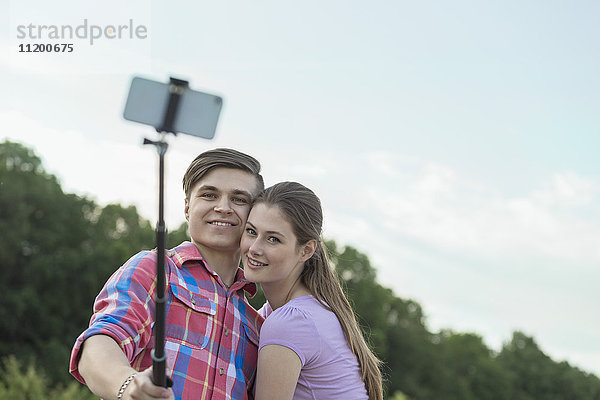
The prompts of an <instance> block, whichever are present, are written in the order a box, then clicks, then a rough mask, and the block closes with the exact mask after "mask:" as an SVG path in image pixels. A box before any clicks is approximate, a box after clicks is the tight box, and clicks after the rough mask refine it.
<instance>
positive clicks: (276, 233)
mask: <svg viewBox="0 0 600 400" xmlns="http://www.w3.org/2000/svg"><path fill="white" fill-rule="evenodd" d="M246 224H247V225H250V227H251V228H252V229H253V230H256V226H254V224H253V223H252V222H250V221H246ZM265 233H266V234H267V235H279V236H281V237H282V238H284V239H287V237H286V236H285V235H284V234H283V233H281V232H278V231H266V232H265Z"/></svg>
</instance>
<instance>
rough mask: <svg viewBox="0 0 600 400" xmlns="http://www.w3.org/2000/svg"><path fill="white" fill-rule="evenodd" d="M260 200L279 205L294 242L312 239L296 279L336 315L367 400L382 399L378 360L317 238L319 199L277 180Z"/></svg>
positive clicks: (300, 187)
mask: <svg viewBox="0 0 600 400" xmlns="http://www.w3.org/2000/svg"><path fill="white" fill-rule="evenodd" d="M260 203H262V204H265V205H267V206H276V207H279V209H280V211H281V213H282V214H283V215H284V216H285V217H286V218H287V220H288V222H289V223H290V224H291V225H292V229H293V230H294V234H295V235H296V238H297V245H303V244H305V243H307V242H308V241H310V240H316V242H317V248H316V251H315V253H314V254H313V256H312V257H311V258H310V259H309V260H307V261H306V262H305V263H304V270H303V271H302V273H301V275H300V279H301V280H302V283H303V284H304V285H305V286H306V287H307V288H308V290H310V292H311V293H312V294H313V296H315V298H316V299H317V300H319V302H320V303H322V304H323V305H324V306H325V307H327V308H328V309H330V310H331V311H332V312H333V313H334V314H335V315H336V316H337V318H338V320H339V321H340V324H341V326H342V330H343V331H344V335H345V336H346V340H347V341H348V344H349V346H350V349H352V352H353V353H354V354H355V355H356V358H357V359H358V363H359V365H360V369H361V375H362V380H363V381H364V383H365V387H366V389H367V393H368V395H369V400H381V399H382V398H383V392H382V391H383V389H382V377H381V371H380V370H379V364H380V363H381V361H379V359H378V358H377V357H376V356H375V355H374V354H373V352H372V351H371V350H370V349H369V346H368V345H367V343H366V342H365V339H364V338H363V335H362V333H361V330H360V328H359V326H358V323H357V322H356V317H355V315H354V312H353V311H352V307H351V306H350V303H348V300H347V299H346V296H344V292H343V291H342V287H341V286H340V283H339V281H338V279H337V278H336V275H335V273H334V270H333V268H332V267H331V265H330V263H329V260H328V258H327V254H326V250H325V247H324V244H323V241H322V239H321V227H322V225H323V211H322V210H321V201H320V200H319V198H318V197H317V196H316V195H315V194H314V192H313V191H312V190H310V189H308V188H307V187H305V186H303V185H301V184H299V183H296V182H281V183H278V184H276V185H273V186H271V187H269V188H268V189H266V190H265V191H264V192H262V193H261V194H260V195H259V196H258V197H257V199H256V200H255V203H254V204H260Z"/></svg>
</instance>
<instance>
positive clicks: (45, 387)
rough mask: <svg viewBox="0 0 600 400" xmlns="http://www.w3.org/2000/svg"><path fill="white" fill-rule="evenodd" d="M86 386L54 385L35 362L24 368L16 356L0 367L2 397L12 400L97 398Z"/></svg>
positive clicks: (73, 384) (74, 384) (87, 399)
mask: <svg viewBox="0 0 600 400" xmlns="http://www.w3.org/2000/svg"><path fill="white" fill-rule="evenodd" d="M96 398H97V397H96V396H94V395H93V394H92V393H91V392H90V391H89V390H88V389H87V388H86V387H85V386H83V385H80V384H79V383H78V382H70V383H69V384H68V385H67V386H66V387H64V386H62V385H58V386H56V387H52V386H50V384H49V380H48V379H47V378H46V377H45V376H44V374H43V373H41V372H40V371H38V370H36V368H35V366H34V364H29V366H28V367H27V368H22V366H21V364H20V363H19V361H18V360H17V359H16V357H14V356H10V357H6V358H4V359H3V360H2V368H0V399H11V400H92V399H96Z"/></svg>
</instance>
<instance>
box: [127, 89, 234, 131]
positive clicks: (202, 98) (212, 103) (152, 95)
mask: <svg viewBox="0 0 600 400" xmlns="http://www.w3.org/2000/svg"><path fill="white" fill-rule="evenodd" d="M168 101H169V84H168V83H164V82H156V81H152V80H150V79H145V78H140V77H134V78H133V79H132V81H131V87H130V89H129V95H128V96H127V102H126V104H125V110H124V112H123V118H125V119H127V120H129V121H134V122H139V123H142V124H146V125H150V126H153V127H154V128H159V127H161V126H162V122H163V118H164V115H165V112H166V110H167V105H168ZM222 105H223V99H222V98H221V97H219V96H215V95H212V94H208V93H203V92H198V91H195V90H191V89H190V88H186V89H185V90H184V92H183V94H182V95H181V99H180V100H179V108H178V110H177V114H176V116H175V121H174V122H173V130H174V131H175V132H176V133H185V134H188V135H192V136H198V137H202V138H206V139H211V138H213V137H214V135H215V130H216V128H217V122H218V120H219V114H220V112H221V107H222Z"/></svg>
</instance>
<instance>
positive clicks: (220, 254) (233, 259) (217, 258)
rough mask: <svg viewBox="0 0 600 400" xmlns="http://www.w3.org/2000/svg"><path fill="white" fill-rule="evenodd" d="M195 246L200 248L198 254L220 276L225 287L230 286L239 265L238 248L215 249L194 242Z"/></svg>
mask: <svg viewBox="0 0 600 400" xmlns="http://www.w3.org/2000/svg"><path fill="white" fill-rule="evenodd" d="M196 247H198V250H200V254H202V258H204V260H206V263H207V264H208V266H209V267H210V268H211V269H212V270H213V271H215V272H216V273H217V274H218V275H219V276H220V277H221V280H222V281H223V283H224V284H225V285H226V286H227V287H229V286H231V285H232V284H233V281H234V280H235V275H236V273H237V269H238V266H239V265H240V250H239V249H237V250H235V251H223V250H215V249H210V248H207V247H204V246H201V245H198V244H196Z"/></svg>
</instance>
